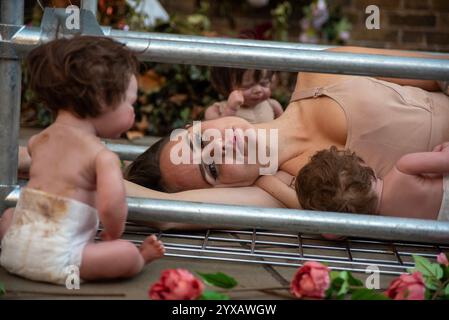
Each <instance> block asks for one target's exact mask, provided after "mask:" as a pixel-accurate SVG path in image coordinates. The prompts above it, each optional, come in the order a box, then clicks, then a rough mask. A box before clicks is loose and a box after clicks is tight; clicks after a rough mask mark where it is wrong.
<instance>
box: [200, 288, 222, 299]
mask: <svg viewBox="0 0 449 320" xmlns="http://www.w3.org/2000/svg"><path fill="white" fill-rule="evenodd" d="M199 300H229V296H228V295H226V294H223V293H219V292H216V291H209V290H206V291H204V292H203V294H202V295H201V296H200V297H199Z"/></svg>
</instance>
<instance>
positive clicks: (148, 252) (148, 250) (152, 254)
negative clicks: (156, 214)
mask: <svg viewBox="0 0 449 320" xmlns="http://www.w3.org/2000/svg"><path fill="white" fill-rule="evenodd" d="M139 250H140V254H141V255H142V257H143V260H145V263H150V262H151V261H153V260H156V259H159V258H162V256H163V255H164V253H165V248H164V245H163V244H162V242H161V241H159V240H157V239H156V237H155V236H154V235H151V236H149V237H147V238H146V239H145V241H144V242H143V243H142V245H141V246H140V248H139Z"/></svg>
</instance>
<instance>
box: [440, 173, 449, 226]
mask: <svg viewBox="0 0 449 320" xmlns="http://www.w3.org/2000/svg"><path fill="white" fill-rule="evenodd" d="M438 220H446V221H449V175H446V176H444V178H443V199H441V207H440V212H439V213H438Z"/></svg>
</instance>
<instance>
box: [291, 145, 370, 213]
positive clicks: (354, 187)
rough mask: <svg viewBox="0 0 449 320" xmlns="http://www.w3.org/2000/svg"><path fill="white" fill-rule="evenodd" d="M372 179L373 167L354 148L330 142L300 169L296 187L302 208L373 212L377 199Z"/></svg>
mask: <svg viewBox="0 0 449 320" xmlns="http://www.w3.org/2000/svg"><path fill="white" fill-rule="evenodd" d="M375 181H376V176H375V174H374V171H373V169H371V168H370V167H368V166H367V165H365V163H364V161H363V160H362V159H361V158H360V157H358V156H357V155H356V154H355V153H354V152H352V151H350V150H341V151H339V150H337V148H336V147H335V146H332V147H331V148H330V149H326V150H321V151H319V152H317V153H316V154H315V155H314V156H313V157H312V158H311V160H310V162H309V163H308V164H307V165H305V166H304V167H303V168H302V169H301V170H300V171H299V173H298V176H297V178H296V186H295V187H296V193H297V195H298V200H299V203H300V205H301V208H303V209H305V210H320V211H334V212H352V213H366V214H372V213H375V211H376V207H377V203H378V196H377V193H376V190H375V188H374V184H375Z"/></svg>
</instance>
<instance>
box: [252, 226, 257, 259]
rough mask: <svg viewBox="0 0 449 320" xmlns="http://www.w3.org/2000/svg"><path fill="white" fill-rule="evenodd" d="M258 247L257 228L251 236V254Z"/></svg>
mask: <svg viewBox="0 0 449 320" xmlns="http://www.w3.org/2000/svg"><path fill="white" fill-rule="evenodd" d="M255 249H256V229H253V234H252V236H251V254H254V250H255Z"/></svg>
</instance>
